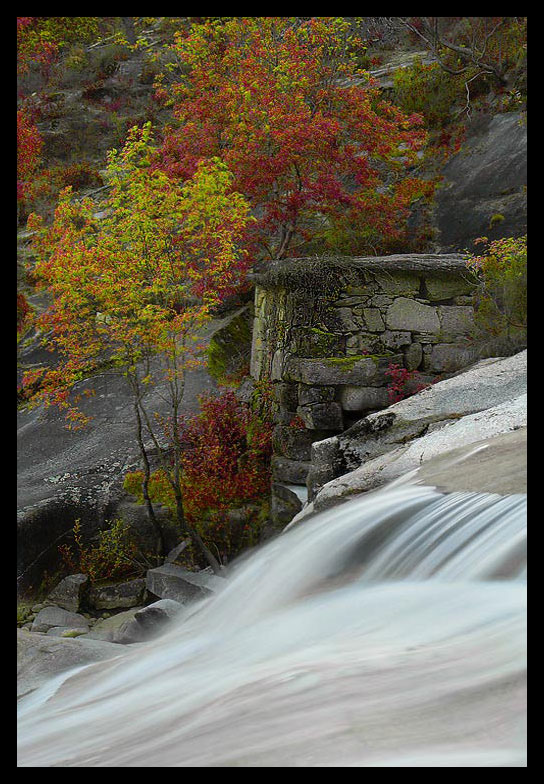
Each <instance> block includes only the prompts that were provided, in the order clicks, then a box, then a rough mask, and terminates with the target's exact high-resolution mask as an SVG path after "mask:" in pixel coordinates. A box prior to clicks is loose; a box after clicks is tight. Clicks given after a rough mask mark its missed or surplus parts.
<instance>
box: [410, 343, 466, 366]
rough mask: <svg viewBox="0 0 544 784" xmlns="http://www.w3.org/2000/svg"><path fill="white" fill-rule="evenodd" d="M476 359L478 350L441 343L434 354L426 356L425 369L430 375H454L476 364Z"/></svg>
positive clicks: (435, 347)
mask: <svg viewBox="0 0 544 784" xmlns="http://www.w3.org/2000/svg"><path fill="white" fill-rule="evenodd" d="M476 359H477V352H476V349H473V348H470V347H468V346H456V345H454V344H452V343H440V344H438V345H436V346H433V350H432V352H431V353H430V354H427V355H426V356H425V360H424V364H423V369H424V370H425V371H427V372H429V373H454V372H455V371H457V370H461V369H462V368H464V367H467V365H470V364H471V363H473V362H475V361H476Z"/></svg>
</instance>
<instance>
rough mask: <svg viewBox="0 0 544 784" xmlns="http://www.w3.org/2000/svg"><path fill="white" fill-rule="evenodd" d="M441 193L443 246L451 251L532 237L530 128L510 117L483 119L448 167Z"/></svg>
mask: <svg viewBox="0 0 544 784" xmlns="http://www.w3.org/2000/svg"><path fill="white" fill-rule="evenodd" d="M442 173H443V177H444V180H443V183H442V187H441V188H439V189H438V191H437V194H436V210H435V223H436V227H437V229H438V239H437V242H438V245H439V247H440V250H441V252H443V253H447V252H451V251H455V250H463V249H465V248H469V249H472V248H473V241H474V240H475V239H476V238H477V237H482V236H485V237H489V239H491V240H494V239H499V238H501V237H513V236H515V237H516V236H520V235H522V234H526V233H527V192H526V188H527V125H526V121H525V119H524V117H523V115H521V114H519V113H514V112H512V113H508V114H499V115H495V116H494V117H492V118H486V119H483V120H479V121H477V122H475V123H473V124H472V126H471V125H469V128H468V138H467V140H466V142H465V143H464V144H463V146H462V147H461V150H460V151H459V152H458V153H457V155H455V156H453V157H452V158H451V159H450V160H449V161H448V163H447V164H446V166H445V167H444V169H443V172H442Z"/></svg>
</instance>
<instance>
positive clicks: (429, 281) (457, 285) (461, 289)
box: [425, 271, 474, 301]
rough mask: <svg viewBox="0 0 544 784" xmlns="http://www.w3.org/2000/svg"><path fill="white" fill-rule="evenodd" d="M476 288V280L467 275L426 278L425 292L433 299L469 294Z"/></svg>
mask: <svg viewBox="0 0 544 784" xmlns="http://www.w3.org/2000/svg"><path fill="white" fill-rule="evenodd" d="M473 289H474V280H471V279H470V278H469V276H468V271H467V277H466V278H465V277H462V276H460V277H455V278H438V277H437V278H433V277H428V278H426V279H425V293H426V294H427V298H428V299H430V300H433V301H437V300H446V299H452V298H453V297H462V296H468V295H469V294H470V293H471V292H472V291H473Z"/></svg>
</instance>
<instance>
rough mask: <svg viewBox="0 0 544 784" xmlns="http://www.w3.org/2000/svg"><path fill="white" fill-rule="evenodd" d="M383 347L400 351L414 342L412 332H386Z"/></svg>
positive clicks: (382, 336)
mask: <svg viewBox="0 0 544 784" xmlns="http://www.w3.org/2000/svg"><path fill="white" fill-rule="evenodd" d="M380 337H381V339H382V342H383V345H384V346H385V348H388V349H392V350H395V349H398V348H402V347H403V346H407V345H409V344H410V343H411V342H412V335H411V333H410V332H406V331H403V332H400V331H398V330H395V331H392V330H386V331H385V332H384V333H383V334H382V335H381V336H380Z"/></svg>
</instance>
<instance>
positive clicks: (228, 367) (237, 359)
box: [207, 312, 251, 384]
mask: <svg viewBox="0 0 544 784" xmlns="http://www.w3.org/2000/svg"><path fill="white" fill-rule="evenodd" d="M250 353H251V327H250V323H249V318H248V314H247V313H246V312H244V313H240V314H239V315H238V316H236V317H235V318H233V319H232V320H231V321H230V322H229V323H228V324H227V325H226V326H225V327H223V329H221V330H219V331H218V332H217V333H216V334H215V335H214V336H213V338H212V339H211V340H210V345H209V346H208V351H207V355H208V372H209V374H210V376H212V378H214V379H215V380H216V381H218V382H219V383H220V384H228V383H230V382H232V380H233V379H235V378H236V377H238V376H242V375H244V374H245V373H247V371H248V368H249V361H250Z"/></svg>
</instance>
